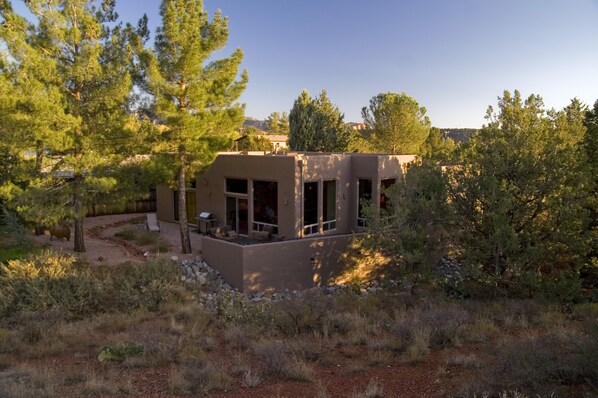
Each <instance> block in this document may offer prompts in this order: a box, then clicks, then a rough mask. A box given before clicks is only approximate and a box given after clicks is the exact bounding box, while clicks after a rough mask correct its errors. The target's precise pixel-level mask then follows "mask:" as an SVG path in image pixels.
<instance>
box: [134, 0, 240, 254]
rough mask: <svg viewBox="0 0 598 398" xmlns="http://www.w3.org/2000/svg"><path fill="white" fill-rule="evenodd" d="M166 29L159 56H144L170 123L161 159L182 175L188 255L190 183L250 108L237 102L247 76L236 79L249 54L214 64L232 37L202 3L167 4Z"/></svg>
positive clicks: (178, 180)
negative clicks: (209, 16)
mask: <svg viewBox="0 0 598 398" xmlns="http://www.w3.org/2000/svg"><path fill="white" fill-rule="evenodd" d="M160 13H161V15H162V25H161V27H160V28H159V29H158V32H157V36H156V44H155V51H154V52H147V53H146V54H145V56H144V60H145V63H146V65H147V67H146V78H147V86H148V88H149V90H150V92H151V93H152V94H153V96H154V98H155V104H154V107H155V113H156V116H157V117H158V119H159V120H160V121H161V122H162V123H163V124H164V127H165V128H164V130H163V134H162V136H161V139H160V144H159V145H158V146H157V147H156V151H157V154H158V155H161V156H162V158H164V162H165V163H168V164H169V165H170V167H171V168H172V170H176V175H173V176H172V177H171V184H172V185H174V186H176V188H177V190H178V198H179V200H178V209H179V212H178V213H179V223H180V234H181V248H182V251H183V253H190V252H191V241H190V238H189V226H188V220H187V210H186V208H187V204H186V184H187V182H188V181H187V180H188V178H190V177H192V176H194V174H195V172H197V170H198V169H199V168H200V167H205V166H206V165H207V164H209V162H211V161H212V159H213V157H214V156H215V153H216V152H217V151H219V150H222V149H225V148H227V147H230V143H231V137H232V136H231V133H232V132H233V131H234V129H235V128H236V127H237V126H239V125H240V124H241V123H242V122H243V113H244V107H243V106H241V105H239V104H235V103H234V102H235V101H236V100H237V99H238V98H239V96H240V95H241V93H242V92H243V90H244V89H245V86H246V84H247V73H246V72H243V73H242V74H241V78H240V80H236V78H237V75H238V70H239V66H240V64H241V61H242V59H243V52H242V51H241V50H240V49H237V50H235V51H234V52H233V53H232V55H231V56H230V57H228V58H223V59H219V60H213V61H212V60H211V59H210V58H211V56H212V54H213V52H214V51H217V50H220V49H222V48H223V47H224V46H225V44H226V41H227V39H228V19H227V18H224V17H222V15H221V13H220V12H217V13H216V14H215V15H214V17H213V19H212V21H211V22H210V21H208V14H207V12H205V11H204V9H203V1H202V0H164V1H163V2H162V4H161V7H160Z"/></svg>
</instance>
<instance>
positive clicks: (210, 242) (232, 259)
mask: <svg viewBox="0 0 598 398" xmlns="http://www.w3.org/2000/svg"><path fill="white" fill-rule="evenodd" d="M243 247H244V246H241V245H237V244H234V243H230V242H227V241H224V240H220V239H213V238H210V237H207V236H204V237H202V239H201V253H202V256H203V258H204V259H205V260H206V261H207V263H208V264H209V265H210V266H211V267H212V268H214V269H215V270H217V271H218V272H220V274H221V275H222V277H223V278H224V280H226V281H227V282H228V283H229V284H230V285H231V286H232V287H234V288H237V289H239V290H242V289H243Z"/></svg>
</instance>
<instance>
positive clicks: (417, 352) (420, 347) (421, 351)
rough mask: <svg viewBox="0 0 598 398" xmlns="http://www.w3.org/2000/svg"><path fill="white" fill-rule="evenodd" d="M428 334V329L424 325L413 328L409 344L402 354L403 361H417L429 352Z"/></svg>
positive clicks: (429, 333)
mask: <svg viewBox="0 0 598 398" xmlns="http://www.w3.org/2000/svg"><path fill="white" fill-rule="evenodd" d="M430 335H431V332H430V329H428V328H426V327H417V328H415V329H414V330H413V332H412V337H411V344H409V346H408V347H407V350H406V351H405V354H404V359H405V361H407V362H408V363H414V362H419V361H421V360H422V359H423V358H424V357H425V356H427V355H428V354H429V353H430Z"/></svg>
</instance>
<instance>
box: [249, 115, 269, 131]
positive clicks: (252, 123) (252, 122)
mask: <svg viewBox="0 0 598 398" xmlns="http://www.w3.org/2000/svg"><path fill="white" fill-rule="evenodd" d="M243 127H255V128H256V129H258V130H262V131H264V132H266V131H268V123H267V122H266V121H265V120H257V119H255V118H253V117H246V118H245V121H244V122H243Z"/></svg>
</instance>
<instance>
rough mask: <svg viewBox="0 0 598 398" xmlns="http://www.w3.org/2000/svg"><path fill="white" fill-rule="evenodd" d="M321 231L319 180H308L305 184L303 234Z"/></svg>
mask: <svg viewBox="0 0 598 398" xmlns="http://www.w3.org/2000/svg"><path fill="white" fill-rule="evenodd" d="M319 232H320V223H319V214H318V182H317V181H315V182H306V183H304V184H303V234H304V235H312V234H317V233H319Z"/></svg>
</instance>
